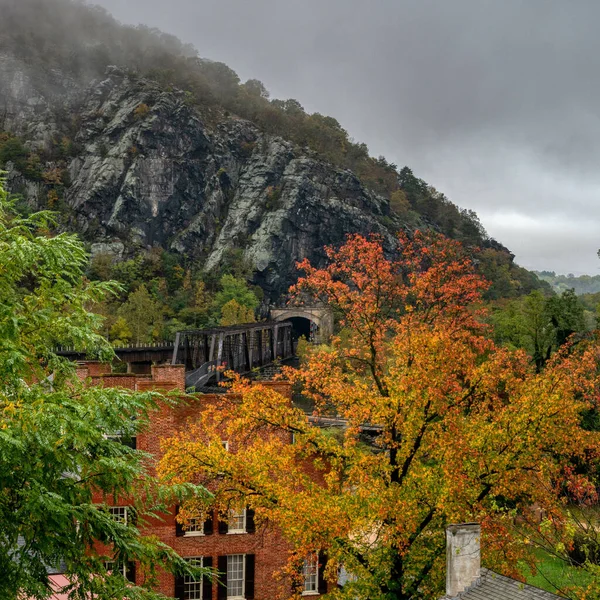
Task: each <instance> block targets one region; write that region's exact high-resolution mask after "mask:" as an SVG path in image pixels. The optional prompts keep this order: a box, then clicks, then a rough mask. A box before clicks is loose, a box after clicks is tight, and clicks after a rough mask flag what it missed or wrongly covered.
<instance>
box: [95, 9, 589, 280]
mask: <svg viewBox="0 0 600 600" xmlns="http://www.w3.org/2000/svg"><path fill="white" fill-rule="evenodd" d="M96 2H97V3H99V4H101V5H103V6H104V7H106V8H107V9H108V10H110V11H111V12H112V13H113V14H114V15H115V16H116V17H117V18H118V19H120V20H122V21H124V22H128V23H137V22H144V23H145V24H148V25H151V26H156V27H160V28H161V29H164V30H166V31H169V32H171V33H175V34H176V35H178V36H179V37H181V38H182V39H184V40H185V41H189V42H192V43H194V44H195V45H196V47H197V48H198V50H199V52H200V54H201V55H202V56H205V57H208V58H213V59H215V60H221V61H223V62H226V63H227V64H228V65H229V66H231V67H232V68H234V69H235V70H236V71H237V72H238V73H239V74H240V76H241V77H242V78H244V79H246V78H251V77H252V78H254V77H255V78H258V79H261V80H262V81H263V82H264V83H265V84H266V85H267V87H268V88H269V89H270V90H271V93H272V95H273V96H275V97H286V98H287V97H293V98H297V99H298V100H299V101H300V102H301V103H302V104H303V105H304V106H305V107H306V108H307V110H310V111H319V112H322V113H324V114H330V115H332V116H335V117H336V118H337V119H338V120H339V121H340V122H341V123H342V125H343V126H344V127H345V128H346V129H347V130H348V131H349V132H350V134H351V135H352V136H353V137H354V138H355V139H357V140H360V141H364V142H366V143H367V144H368V145H369V147H370V149H371V151H372V153H373V154H376V155H378V154H384V155H385V156H386V157H387V158H388V159H390V160H391V161H393V162H396V163H397V164H399V165H404V164H408V165H409V166H411V167H412V168H413V170H414V171H415V173H416V174H417V175H419V176H421V177H423V178H424V179H425V180H427V181H428V182H430V183H431V184H433V185H435V186H436V187H437V188H438V189H440V190H441V191H443V192H445V193H446V194H447V195H448V196H449V197H450V198H451V199H452V200H453V201H454V202H455V203H457V204H459V205H461V206H465V207H468V208H473V209H474V210H476V211H477V212H478V213H479V215H480V217H481V219H482V221H483V223H484V225H485V226H486V228H487V229H488V231H489V232H490V233H491V234H492V235H493V236H494V237H496V238H497V239H499V240H500V241H502V242H503V243H505V244H506V245H507V246H508V247H510V248H511V250H513V252H515V254H516V255H517V260H518V261H519V262H520V263H521V264H523V265H524V266H526V267H529V268H539V269H551V270H556V271H560V272H573V273H581V272H589V273H591V274H596V273H597V272H598V268H599V267H600V263H599V262H598V259H597V257H596V249H597V248H598V247H599V246H600V239H599V237H600V236H598V235H597V232H598V230H599V229H600V228H599V227H598V225H599V224H600V202H599V201H598V200H599V199H600V171H599V170H598V168H597V165H598V163H599V162H600V101H599V100H600V77H598V75H599V73H600V41H599V40H598V36H597V32H596V30H597V23H598V21H599V20H600V3H598V2H597V1H595V0H578V2H565V1H564V0H502V1H498V0H452V2H448V1H447V0H374V1H373V2H364V1H363V0H301V1H300V0H171V1H170V2H165V0H96Z"/></svg>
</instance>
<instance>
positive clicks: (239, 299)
mask: <svg viewBox="0 0 600 600" xmlns="http://www.w3.org/2000/svg"><path fill="white" fill-rule="evenodd" d="M219 288H220V289H219V291H218V292H217V293H216V294H215V297H214V299H213V303H212V309H213V314H214V315H215V317H216V318H217V319H218V320H219V321H221V320H222V319H223V318H224V317H225V316H226V315H225V313H224V312H223V311H224V309H225V306H227V305H228V308H227V309H226V311H228V312H229V313H231V308H232V305H231V304H229V303H230V302H231V301H232V300H235V302H236V304H237V305H238V306H239V307H241V308H243V309H244V311H245V312H244V314H247V315H252V319H251V321H254V311H255V310H256V309H257V308H258V304H259V300H258V298H257V296H256V294H255V293H254V291H253V290H251V289H250V288H249V287H248V284H247V283H246V281H244V280H243V279H241V278H239V277H234V276H233V275H228V274H227V275H223V277H221V279H220V281H219Z"/></svg>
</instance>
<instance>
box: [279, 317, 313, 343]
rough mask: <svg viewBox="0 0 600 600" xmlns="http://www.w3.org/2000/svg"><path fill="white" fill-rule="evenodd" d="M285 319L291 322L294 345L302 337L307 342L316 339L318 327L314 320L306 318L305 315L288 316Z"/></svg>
mask: <svg viewBox="0 0 600 600" xmlns="http://www.w3.org/2000/svg"><path fill="white" fill-rule="evenodd" d="M285 321H287V322H289V323H291V324H292V338H293V340H294V346H295V345H296V344H297V343H298V340H299V339H300V338H301V337H303V338H304V339H306V340H307V341H309V342H314V341H316V337H317V334H318V330H319V327H318V326H317V324H316V323H315V322H314V321H311V320H310V319H307V318H306V317H290V318H289V319H285Z"/></svg>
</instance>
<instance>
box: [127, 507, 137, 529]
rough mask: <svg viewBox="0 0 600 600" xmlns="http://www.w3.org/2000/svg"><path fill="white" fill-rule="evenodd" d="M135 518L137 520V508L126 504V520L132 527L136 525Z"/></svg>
mask: <svg viewBox="0 0 600 600" xmlns="http://www.w3.org/2000/svg"><path fill="white" fill-rule="evenodd" d="M137 520H138V515H137V510H136V509H135V508H134V507H133V506H128V507H127V522H128V523H129V524H130V525H133V526H134V527H136V526H137Z"/></svg>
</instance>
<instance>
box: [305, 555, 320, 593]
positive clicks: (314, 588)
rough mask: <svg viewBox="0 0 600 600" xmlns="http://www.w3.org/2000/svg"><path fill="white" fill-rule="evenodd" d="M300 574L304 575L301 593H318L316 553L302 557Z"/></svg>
mask: <svg viewBox="0 0 600 600" xmlns="http://www.w3.org/2000/svg"><path fill="white" fill-rule="evenodd" d="M302 575H304V590H303V592H302V593H303V594H305V595H309V594H318V593H319V557H318V556H317V555H316V554H311V555H309V556H307V557H306V558H305V559H304V566H303V567H302Z"/></svg>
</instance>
